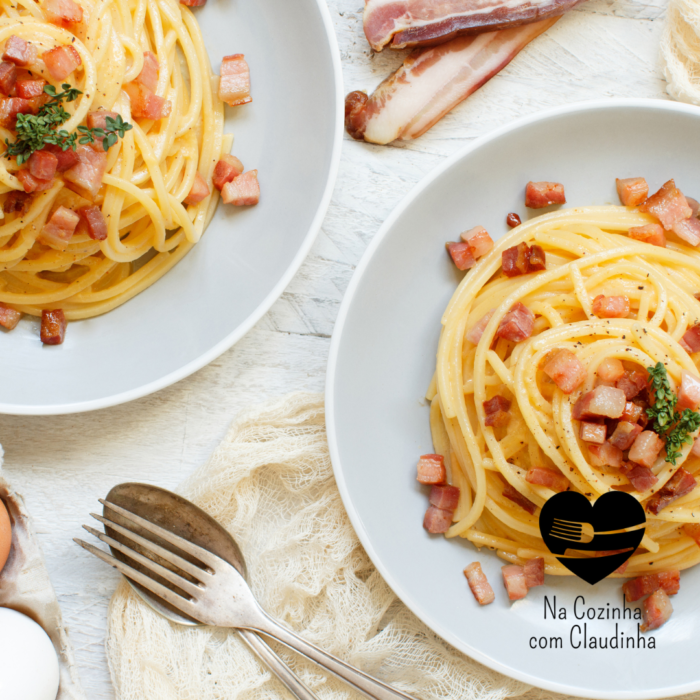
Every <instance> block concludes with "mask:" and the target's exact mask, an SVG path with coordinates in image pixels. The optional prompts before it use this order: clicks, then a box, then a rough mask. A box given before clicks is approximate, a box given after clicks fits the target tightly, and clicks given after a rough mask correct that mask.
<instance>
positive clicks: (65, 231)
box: [39, 206, 80, 250]
mask: <svg viewBox="0 0 700 700" xmlns="http://www.w3.org/2000/svg"><path fill="white" fill-rule="evenodd" d="M79 221H80V216H78V214H77V213H76V212H74V211H73V210H72V209H68V208H67V207H64V206H60V207H58V209H56V211H55V212H54V213H53V214H51V217H50V218H49V220H48V222H47V223H45V224H44V226H43V228H42V229H41V232H40V233H39V238H40V240H41V242H42V243H45V244H46V245H48V246H51V247H52V248H56V249H57V250H65V249H66V247H67V246H68V242H69V241H70V239H71V238H72V237H73V234H74V233H75V229H76V227H77V225H78V222H79Z"/></svg>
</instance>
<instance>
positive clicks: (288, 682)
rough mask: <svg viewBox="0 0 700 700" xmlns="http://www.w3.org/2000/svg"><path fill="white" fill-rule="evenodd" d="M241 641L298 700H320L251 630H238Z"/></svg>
mask: <svg viewBox="0 0 700 700" xmlns="http://www.w3.org/2000/svg"><path fill="white" fill-rule="evenodd" d="M238 632H239V634H240V636H241V639H243V641H244V642H245V643H246V644H247V645H248V647H249V648H250V649H251V650H252V651H253V652H254V653H255V654H257V655H258V657H259V658H260V659H261V660H262V661H263V662H264V663H265V665H266V666H267V667H268V668H269V669H270V671H272V673H274V674H275V676H277V678H278V679H279V680H280V682H281V683H282V684H283V685H284V687H285V688H286V689H287V690H288V691H289V692H290V693H291V694H292V695H293V696H294V697H295V698H297V699H298V700H318V696H317V695H316V694H315V693H314V692H313V691H312V690H310V689H309V688H307V687H306V686H305V685H304V684H303V683H302V682H301V680H300V679H299V678H298V677H297V676H296V674H295V673H294V671H292V669H291V668H289V666H287V664H286V663H284V661H282V659H280V657H279V656H277V654H276V653H275V652H274V651H273V650H272V649H271V648H270V647H269V646H268V644H267V642H266V641H265V640H264V639H260V637H259V636H258V635H257V634H256V633H255V632H251V631H250V630H238Z"/></svg>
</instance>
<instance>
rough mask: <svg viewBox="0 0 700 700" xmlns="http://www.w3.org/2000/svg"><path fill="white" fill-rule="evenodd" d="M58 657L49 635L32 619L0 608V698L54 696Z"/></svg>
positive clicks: (53, 699) (42, 699)
mask: <svg viewBox="0 0 700 700" xmlns="http://www.w3.org/2000/svg"><path fill="white" fill-rule="evenodd" d="M58 685H59V670H58V657H57V655H56V650H55V649H54V646H53V644H52V643H51V640H50V639H49V636H48V635H47V634H46V632H44V630H43V629H42V628H41V627H40V626H39V625H37V623H36V622H34V620H32V619H30V618H28V617H27V616H26V615H22V614H21V613H18V612H16V611H14V610H10V609H9V608H0V698H2V700H56V696H57V695H58Z"/></svg>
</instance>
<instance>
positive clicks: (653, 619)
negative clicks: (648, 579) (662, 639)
mask: <svg viewBox="0 0 700 700" xmlns="http://www.w3.org/2000/svg"><path fill="white" fill-rule="evenodd" d="M672 612H673V606H672V605H671V601H670V600H669V599H668V596H667V595H666V593H664V592H663V591H662V590H658V591H654V592H653V593H652V594H651V595H650V596H649V597H648V598H647V599H646V600H645V601H644V603H642V620H643V622H642V625H641V630H642V632H648V631H649V630H657V629H659V627H661V626H662V625H664V624H665V623H666V622H668V619H669V618H670V617H671V613H672Z"/></svg>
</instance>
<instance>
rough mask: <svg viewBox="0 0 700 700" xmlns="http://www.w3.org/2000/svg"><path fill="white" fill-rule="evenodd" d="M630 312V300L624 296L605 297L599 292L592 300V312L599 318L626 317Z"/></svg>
mask: <svg viewBox="0 0 700 700" xmlns="http://www.w3.org/2000/svg"><path fill="white" fill-rule="evenodd" d="M629 312H630V300H629V299H628V298H627V297H626V296H618V297H606V296H605V295H604V294H599V295H598V296H597V297H596V298H595V299H594V300H593V313H594V314H595V315H596V316H598V317H599V318H626V317H627V316H628V315H629Z"/></svg>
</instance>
